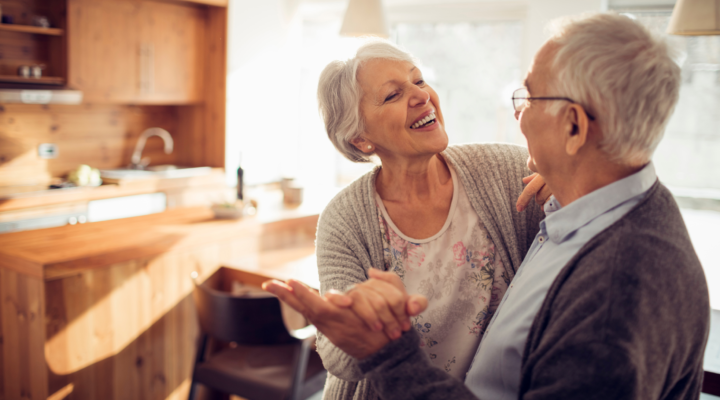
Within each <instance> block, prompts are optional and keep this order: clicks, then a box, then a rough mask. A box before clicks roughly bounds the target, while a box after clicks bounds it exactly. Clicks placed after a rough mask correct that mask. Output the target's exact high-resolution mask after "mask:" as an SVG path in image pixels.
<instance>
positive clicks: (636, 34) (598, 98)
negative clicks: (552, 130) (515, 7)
mask: <svg viewBox="0 0 720 400" xmlns="http://www.w3.org/2000/svg"><path fill="white" fill-rule="evenodd" d="M553 25H554V26H555V28H556V33H555V35H554V36H553V37H552V38H550V41H552V42H554V43H556V44H558V45H559V48H558V50H557V53H556V54H555V59H554V60H553V64H552V67H553V69H554V70H555V71H557V72H556V75H555V80H554V81H553V82H550V86H549V87H550V88H552V89H553V90H554V91H556V92H557V93H555V92H553V93H551V94H552V95H554V96H567V97H569V98H571V99H573V100H574V101H576V102H578V103H580V104H581V105H583V107H587V112H589V113H590V114H592V115H593V116H595V117H596V118H597V121H598V123H599V124H600V127H601V130H602V133H603V139H602V142H601V149H602V150H603V151H605V152H606V153H607V154H608V155H610V156H611V159H612V160H613V161H615V162H618V163H621V164H629V165H637V164H644V163H647V162H649V161H650V158H651V157H652V154H653V152H654V151H655V148H656V147H657V145H658V143H660V139H662V135H663V132H664V130H665V126H666V125H667V122H668V120H669V119H670V115H671V114H672V112H673V110H674V108H675V104H676V103H677V100H678V94H679V91H680V82H681V81H680V68H679V67H678V65H677V64H676V63H675V62H674V61H673V59H672V54H671V49H670V47H669V45H668V44H667V43H666V41H665V39H664V38H662V37H660V36H655V35H653V34H651V33H650V32H649V31H648V30H647V29H645V28H644V27H643V26H642V25H640V23H638V22H636V21H633V20H632V19H630V18H628V17H626V16H623V15H618V14H615V13H603V14H593V15H590V16H583V17H580V18H569V19H568V18H566V19H561V20H557V21H554V22H553ZM561 107H562V103H560V104H557V103H556V104H553V105H552V106H550V107H548V109H549V110H550V112H552V113H557V111H558V110H559V109H560V108H561Z"/></svg>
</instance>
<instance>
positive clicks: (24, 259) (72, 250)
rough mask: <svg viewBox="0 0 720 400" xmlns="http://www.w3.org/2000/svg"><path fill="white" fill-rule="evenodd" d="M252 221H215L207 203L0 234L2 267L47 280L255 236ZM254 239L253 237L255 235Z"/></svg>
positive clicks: (257, 229)
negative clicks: (153, 212) (128, 216)
mask: <svg viewBox="0 0 720 400" xmlns="http://www.w3.org/2000/svg"><path fill="white" fill-rule="evenodd" d="M260 232H261V227H260V224H259V223H258V222H257V221H256V220H254V219H242V220H216V219H214V218H213V214H212V211H210V210H209V209H208V208H205V207H198V208H183V209H175V210H170V211H166V212H163V213H158V214H152V215H146V216H142V217H134V218H124V219H120V220H112V221H102V222H93V223H87V224H79V225H68V226H62V227H57V228H48V229H40V230H35V231H23V232H14V233H7V234H3V235H0V267H2V268H7V269H11V270H15V271H17V272H20V273H25V274H28V275H32V276H38V272H40V273H41V276H42V277H43V278H44V279H46V280H51V279H58V278H61V277H64V276H68V275H72V274H75V273H78V272H79V271H84V270H89V269H95V268H102V267H103V266H104V265H108V264H113V263H121V262H126V261H129V260H132V259H136V258H147V257H154V256H158V255H160V254H164V253H167V252H171V251H177V250H179V249H185V248H192V247H194V246H200V245H205V244H208V243H213V242H216V241H220V240H223V239H224V238H226V237H255V238H257V237H258V236H259V234H260ZM256 240H257V239H256Z"/></svg>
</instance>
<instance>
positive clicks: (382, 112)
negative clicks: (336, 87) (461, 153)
mask: <svg viewBox="0 0 720 400" xmlns="http://www.w3.org/2000/svg"><path fill="white" fill-rule="evenodd" d="M357 79H358V83H359V84H360V88H361V89H362V93H363V97H362V99H361V101H360V113H361V114H362V117H363V118H364V120H365V132H364V133H363V134H362V139H364V140H365V141H366V142H369V143H366V142H364V141H362V139H361V140H360V141H353V143H354V144H355V145H356V146H358V148H360V150H362V151H365V148H363V147H367V145H368V144H371V145H373V147H374V149H373V150H374V151H375V153H376V154H377V155H378V156H379V157H380V158H381V159H383V158H384V157H391V158H397V157H399V158H415V157H418V156H420V157H423V156H428V155H434V154H437V153H440V152H441V151H443V150H445V148H446V147H447V145H448V137H447V134H446V133H445V121H444V119H443V116H442V112H441V111H440V102H439V100H438V96H437V93H435V91H434V90H433V89H432V88H431V87H430V86H429V85H428V84H427V83H425V81H424V80H423V77H422V73H421V72H420V70H419V69H418V68H417V67H416V66H414V65H412V64H411V63H408V62H405V61H395V60H385V59H372V60H368V61H367V62H365V63H364V64H363V65H362V66H361V67H360V69H359V70H358V75H357Z"/></svg>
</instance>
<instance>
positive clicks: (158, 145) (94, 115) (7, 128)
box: [0, 104, 181, 187]
mask: <svg viewBox="0 0 720 400" xmlns="http://www.w3.org/2000/svg"><path fill="white" fill-rule="evenodd" d="M176 115H177V110H176V109H175V108H173V107H160V106H143V107H135V106H113V105H94V104H87V105H25V104H6V105H0V187H1V186H17V185H42V184H45V185H46V184H48V183H49V182H50V180H51V179H52V177H59V176H63V175H65V174H67V173H68V172H69V171H71V170H73V169H75V168H76V167H77V166H78V165H80V164H88V165H90V166H92V167H94V168H100V169H112V168H119V167H124V166H126V165H127V164H129V163H130V156H131V155H132V151H133V149H134V148H135V143H136V142H137V138H138V137H139V136H140V134H141V133H142V131H143V130H145V129H146V128H149V127H153V126H158V127H161V128H163V129H165V130H167V131H168V132H170V134H171V135H173V136H174V137H177V135H179V134H181V132H180V131H179V129H177V121H176ZM40 143H54V144H56V145H58V150H59V156H58V157H57V158H55V159H50V160H46V159H41V158H39V157H38V155H37V146H38V145H39V144H40ZM143 155H144V156H145V155H147V156H149V157H150V160H151V164H153V165H156V164H174V163H176V158H175V157H176V154H169V155H168V154H165V153H164V151H163V143H162V141H161V140H160V139H158V138H152V139H151V140H148V142H147V145H146V146H145V150H144V151H143Z"/></svg>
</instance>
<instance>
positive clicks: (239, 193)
mask: <svg viewBox="0 0 720 400" xmlns="http://www.w3.org/2000/svg"><path fill="white" fill-rule="evenodd" d="M237 178H238V182H237V198H238V200H242V199H243V169H242V167H240V166H238V170H237Z"/></svg>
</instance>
